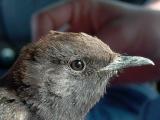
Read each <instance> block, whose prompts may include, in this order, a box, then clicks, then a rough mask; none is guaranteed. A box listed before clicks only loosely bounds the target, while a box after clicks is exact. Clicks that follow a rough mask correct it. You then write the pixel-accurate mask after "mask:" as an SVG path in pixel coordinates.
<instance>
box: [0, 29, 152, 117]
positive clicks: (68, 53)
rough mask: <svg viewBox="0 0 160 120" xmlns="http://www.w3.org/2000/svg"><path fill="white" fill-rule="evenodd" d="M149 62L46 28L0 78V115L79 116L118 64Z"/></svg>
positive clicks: (95, 41)
mask: <svg viewBox="0 0 160 120" xmlns="http://www.w3.org/2000/svg"><path fill="white" fill-rule="evenodd" d="M146 64H153V62H152V61H150V60H149V59H146V58H142V57H129V56H128V57H125V56H121V55H120V54H117V53H115V52H113V51H112V50H111V49H110V48H109V46H107V45H106V44H104V43H103V42H102V41H100V40H99V39H98V38H96V37H91V36H89V35H87V34H85V33H62V32H55V31H51V32H50V33H49V34H48V35H47V36H45V37H43V38H42V39H41V40H40V41H38V42H36V43H32V44H30V45H28V46H26V47H24V48H23V50H22V52H21V54H20V56H19V58H18V59H17V61H16V63H15V64H14V65H13V67H12V68H11V69H10V71H9V72H8V73H7V74H6V75H5V76H4V77H3V78H2V79H1V81H0V120H83V119H84V117H85V115H86V113H87V112H88V111H89V110H90V108H91V107H92V106H93V105H94V104H95V103H96V102H97V101H98V100H99V99H100V97H101V96H102V95H103V94H104V92H105V87H106V85H107V83H108V81H109V79H110V78H111V77H112V76H115V75H117V72H118V71H119V70H121V69H122V68H126V67H130V66H140V65H146Z"/></svg>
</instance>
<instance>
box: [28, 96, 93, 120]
mask: <svg viewBox="0 0 160 120" xmlns="http://www.w3.org/2000/svg"><path fill="white" fill-rule="evenodd" d="M71 97H72V96H70V97H67V98H61V97H58V96H53V97H52V98H51V100H33V99H30V100H29V101H27V102H28V103H29V105H32V107H31V113H34V112H35V115H36V116H39V118H41V119H42V120H84V119H85V116H86V114H87V112H88V111H89V109H90V108H91V106H92V104H88V103H85V102H81V103H80V102H77V101H76V100H74V99H73V98H71ZM81 99H82V98H81ZM28 103H27V104H28ZM35 110H36V111H35Z"/></svg>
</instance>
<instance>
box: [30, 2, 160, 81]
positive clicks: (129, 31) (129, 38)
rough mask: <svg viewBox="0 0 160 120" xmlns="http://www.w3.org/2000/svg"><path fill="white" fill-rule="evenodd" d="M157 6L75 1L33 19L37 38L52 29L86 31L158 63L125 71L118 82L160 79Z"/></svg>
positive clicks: (159, 27) (130, 52)
mask: <svg viewBox="0 0 160 120" xmlns="http://www.w3.org/2000/svg"><path fill="white" fill-rule="evenodd" d="M157 5H158V4H157V3H153V4H149V5H147V6H133V5H130V4H125V3H121V2H113V1H105V0H104V1H103V0H71V1H70V2H65V3H61V4H59V5H56V6H51V7H48V8H46V9H44V10H41V11H40V12H38V13H36V15H35V16H34V17H33V21H32V23H33V24H32V25H33V26H32V28H33V39H34V40H38V39H39V38H40V37H41V36H43V35H45V34H46V33H47V32H48V31H49V30H50V29H53V30H62V28H63V31H73V32H80V31H83V32H86V33H88V34H91V35H94V36H97V37H98V38H100V39H102V40H103V41H104V42H106V43H107V44H109V45H110V47H111V48H112V49H113V50H115V51H117V52H120V53H122V54H124V53H127V54H128V55H139V56H145V57H148V58H150V59H152V60H153V61H154V62H155V64H156V66H155V67H152V66H146V67H143V68H142V67H141V68H131V69H127V70H125V72H123V73H122V74H121V75H120V76H119V78H118V80H117V81H116V83H122V84H124V83H133V82H134V83H135V82H146V81H151V80H159V79H160V70H159V68H160V52H159V51H160V47H159V46H160V30H159V29H160V22H159V20H160V11H159V10H158V9H157V8H158V7H157ZM155 6H156V7H155ZM66 25H67V27H64V26H66Z"/></svg>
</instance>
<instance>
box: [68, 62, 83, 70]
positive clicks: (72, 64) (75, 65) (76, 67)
mask: <svg viewBox="0 0 160 120" xmlns="http://www.w3.org/2000/svg"><path fill="white" fill-rule="evenodd" d="M70 67H71V68H72V69H73V70H75V71H82V70H83V69H84V68H85V63H84V61H82V60H80V59H78V60H73V61H71V62H70Z"/></svg>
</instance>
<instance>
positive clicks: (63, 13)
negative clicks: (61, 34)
mask: <svg viewBox="0 0 160 120" xmlns="http://www.w3.org/2000/svg"><path fill="white" fill-rule="evenodd" d="M70 19H71V4H70V2H68V3H63V4H59V5H56V6H52V8H48V9H44V10H42V11H40V12H38V13H36V14H35V15H34V16H33V19H32V37H33V40H38V39H39V38H40V37H41V36H43V35H45V34H47V33H48V31H49V30H51V29H52V30H58V29H59V28H60V27H62V26H64V25H66V24H68V23H69V21H70ZM61 29H62V28H61ZM65 29H66V28H65ZM63 30H64V28H63Z"/></svg>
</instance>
